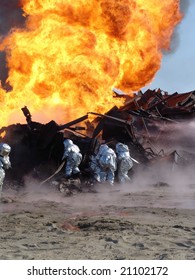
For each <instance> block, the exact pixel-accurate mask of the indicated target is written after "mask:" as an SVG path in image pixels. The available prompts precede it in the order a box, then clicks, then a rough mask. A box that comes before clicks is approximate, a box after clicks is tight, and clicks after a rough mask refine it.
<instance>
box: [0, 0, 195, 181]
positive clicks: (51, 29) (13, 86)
mask: <svg viewBox="0 0 195 280" xmlns="http://www.w3.org/2000/svg"><path fill="white" fill-rule="evenodd" d="M89 2H90V3H89ZM179 4H180V3H179V1H175V0H165V1H161V0H158V1H140V0H120V1H113V0H106V1H105V0H100V1H99V0H98V1H97V0H93V1H86V0H77V1H61V0H53V1H49V2H48V1H47V0H41V1H39V0H29V1H26V0H21V1H18V6H17V7H15V6H14V9H15V8H18V9H19V11H20V12H19V15H20V16H21V15H22V24H21V25H17V26H13V28H11V29H10V31H9V32H7V33H6V32H5V33H3V36H1V37H0V39H1V40H0V52H1V53H2V54H3V57H4V58H5V59H4V61H3V64H2V65H5V60H6V71H7V73H6V71H4V72H5V73H3V75H1V77H2V76H3V79H1V80H2V85H0V102H1V105H2V106H1V119H0V127H2V128H1V130H0V132H1V141H5V142H7V143H9V144H10V145H11V147H12V152H11V155H10V157H11V161H12V169H11V170H10V171H9V174H8V175H9V176H10V177H11V178H17V180H19V181H20V180H23V178H24V176H26V175H27V174H29V173H33V174H34V175H36V176H37V177H38V178H40V180H42V179H43V180H44V179H45V178H47V176H49V175H50V174H52V172H54V171H55V170H56V168H57V167H58V166H59V165H60V161H61V157H62V153H63V144H62V140H63V137H69V138H71V139H73V140H74V142H75V143H76V144H77V145H78V146H79V147H80V149H81V151H82V154H83V161H82V164H81V169H82V173H83V176H84V177H85V176H88V174H87V164H88V158H89V156H90V155H91V154H92V153H93V152H94V150H95V149H96V148H97V147H98V145H99V144H101V143H102V142H106V143H109V145H110V146H112V147H114V146H115V144H116V142H118V141H121V142H123V143H126V144H128V146H129V148H130V150H131V153H132V156H134V157H135V158H136V159H138V161H139V162H140V163H141V164H140V165H142V164H143V165H144V166H145V165H148V164H149V163H152V162H155V161H156V160H161V159H162V160H165V159H166V160H167V161H168V160H170V161H171V163H172V162H175V161H177V162H178V161H179V159H180V161H181V162H182V160H183V159H182V157H180V156H179V153H178V154H177V151H175V150H176V148H177V147H176V145H175V140H174V138H175V137H174V132H175V131H177V133H176V135H178V132H179V133H180V134H182V132H181V131H182V130H181V129H180V124H181V123H183V120H184V119H185V120H187V119H192V118H193V106H194V104H193V96H194V93H193V92H191V93H186V94H173V95H172V96H169V95H167V94H166V93H164V92H162V91H161V90H157V91H156V90H154V91H152V90H149V91H147V92H145V93H141V92H139V93H137V94H134V92H137V91H138V90H140V88H142V87H144V86H145V85H147V84H148V83H149V82H151V80H152V79H153V77H154V76H155V74H156V72H157V71H158V70H159V68H160V64H161V59H162V52H163V51H164V50H167V49H169V47H170V42H171V37H172V34H173V31H174V28H175V27H176V26H177V24H178V23H179V22H180V21H181V20H182V14H181V12H180V5H179ZM3 5H4V4H3ZM5 5H7V4H6V3H5ZM10 7H11V6H7V8H8V9H10ZM16 22H17V21H16ZM5 25H6V22H5ZM5 27H6V26H5ZM5 30H7V29H6V28H5ZM0 35H1V34H0ZM4 70H5V69H4ZM113 88H114V92H115V97H113V90H112V89H113ZM116 88H120V89H121V90H122V91H124V92H127V93H128V95H125V94H123V95H122V96H121V95H120V96H119V94H118V90H117V89H116ZM25 105H27V106H28V108H27V107H25ZM21 107H22V111H23V114H24V116H25V117H26V121H27V123H26V124H21V123H23V116H22V114H20V113H19V111H20V108H21ZM29 110H30V111H29ZM31 113H32V116H33V120H32V117H31ZM35 120H37V121H35ZM13 123H17V124H13ZM43 123H44V124H43ZM61 123H62V124H64V123H65V124H64V125H60V124H61ZM177 127H179V128H177ZM170 132H171V133H172V139H173V140H171V141H170V139H169V138H170V137H169V136H170ZM162 135H163V137H162ZM166 135H167V137H166ZM181 136H182V135H181ZM186 139H187V140H188V144H189V147H190V146H191V145H193V143H192V141H191V137H187V136H186ZM186 139H184V137H183V136H182V137H180V141H179V139H178V143H177V144H178V145H179V144H180V142H181V141H183V143H186ZM162 140H163V141H162ZM168 146H169V150H167V149H166V151H165V148H167V147H168ZM189 147H187V148H188V151H187V152H188V153H187V152H186V154H185V155H187V154H189V150H190V148H189ZM190 152H191V150H190ZM189 157H190V156H189ZM189 157H188V158H189ZM185 158H186V157H185ZM192 158H193V156H192ZM181 159H182V160H181Z"/></svg>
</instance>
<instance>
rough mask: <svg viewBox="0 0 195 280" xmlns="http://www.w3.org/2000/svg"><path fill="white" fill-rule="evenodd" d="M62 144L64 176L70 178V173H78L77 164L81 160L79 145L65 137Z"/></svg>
mask: <svg viewBox="0 0 195 280" xmlns="http://www.w3.org/2000/svg"><path fill="white" fill-rule="evenodd" d="M63 144H64V153H63V156H62V160H66V166H65V176H66V178H70V177H71V176H72V175H75V174H79V173H80V169H79V165H80V163H81V161H82V154H81V153H80V149H79V147H78V146H77V145H75V144H74V143H73V141H72V140H70V139H66V140H64V142H63Z"/></svg>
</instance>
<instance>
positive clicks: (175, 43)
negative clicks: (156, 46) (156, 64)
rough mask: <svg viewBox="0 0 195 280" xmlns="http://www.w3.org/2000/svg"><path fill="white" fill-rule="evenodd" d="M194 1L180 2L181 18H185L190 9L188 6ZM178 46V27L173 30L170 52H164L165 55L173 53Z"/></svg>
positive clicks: (184, 0) (181, 0)
mask: <svg viewBox="0 0 195 280" xmlns="http://www.w3.org/2000/svg"><path fill="white" fill-rule="evenodd" d="M193 1H194V0H180V10H181V12H182V14H183V17H185V16H186V14H187V12H188V9H189V7H190V4H192V3H193ZM179 44H180V32H179V25H178V26H177V27H176V28H175V30H174V33H173V36H172V41H171V46H170V51H168V52H167V51H166V52H165V54H172V53H174V52H175V51H176V50H177V48H178V46H179Z"/></svg>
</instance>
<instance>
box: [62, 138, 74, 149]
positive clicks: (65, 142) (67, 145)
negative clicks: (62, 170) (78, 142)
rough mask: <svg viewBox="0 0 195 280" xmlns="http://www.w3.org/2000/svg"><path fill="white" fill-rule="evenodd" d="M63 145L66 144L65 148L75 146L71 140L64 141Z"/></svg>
mask: <svg viewBox="0 0 195 280" xmlns="http://www.w3.org/2000/svg"><path fill="white" fill-rule="evenodd" d="M63 143H64V148H67V147H69V146H71V145H73V142H72V140H70V139H66V140H64V142H63Z"/></svg>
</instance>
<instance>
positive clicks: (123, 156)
mask: <svg viewBox="0 0 195 280" xmlns="http://www.w3.org/2000/svg"><path fill="white" fill-rule="evenodd" d="M116 154H117V168H118V169H117V170H118V180H119V183H125V182H128V181H131V178H130V177H129V176H128V171H129V170H130V169H131V168H132V167H133V161H132V159H131V156H130V152H129V148H128V146H127V145H125V144H122V143H117V144H116Z"/></svg>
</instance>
